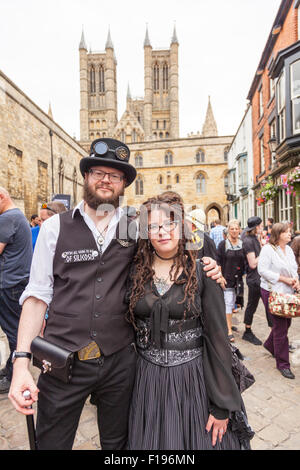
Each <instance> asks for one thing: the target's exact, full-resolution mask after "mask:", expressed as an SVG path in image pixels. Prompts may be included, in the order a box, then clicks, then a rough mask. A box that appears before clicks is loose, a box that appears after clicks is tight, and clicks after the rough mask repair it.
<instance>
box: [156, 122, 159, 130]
mask: <svg viewBox="0 0 300 470" xmlns="http://www.w3.org/2000/svg"><path fill="white" fill-rule="evenodd" d="M156 129H159V121H156Z"/></svg>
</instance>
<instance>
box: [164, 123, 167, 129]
mask: <svg viewBox="0 0 300 470" xmlns="http://www.w3.org/2000/svg"><path fill="white" fill-rule="evenodd" d="M166 127H167V121H164V129H166Z"/></svg>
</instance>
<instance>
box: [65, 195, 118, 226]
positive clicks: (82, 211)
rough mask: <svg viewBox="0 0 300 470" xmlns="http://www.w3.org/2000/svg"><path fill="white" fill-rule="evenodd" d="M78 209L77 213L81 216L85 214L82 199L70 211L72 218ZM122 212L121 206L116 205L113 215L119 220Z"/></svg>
mask: <svg viewBox="0 0 300 470" xmlns="http://www.w3.org/2000/svg"><path fill="white" fill-rule="evenodd" d="M77 211H79V213H80V214H81V215H82V217H84V216H85V214H86V212H85V211H84V200H82V201H80V202H79V203H78V204H77V206H75V207H74V209H73V212H72V218H74V217H75V214H76V212H77ZM123 214H124V211H123V209H122V207H117V209H116V210H115V214H114V217H116V219H117V220H118V221H119V220H120V218H121V217H122V215H123Z"/></svg>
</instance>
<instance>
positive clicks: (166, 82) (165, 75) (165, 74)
mask: <svg viewBox="0 0 300 470" xmlns="http://www.w3.org/2000/svg"><path fill="white" fill-rule="evenodd" d="M168 87H169V68H168V64H164V65H163V90H164V91H168Z"/></svg>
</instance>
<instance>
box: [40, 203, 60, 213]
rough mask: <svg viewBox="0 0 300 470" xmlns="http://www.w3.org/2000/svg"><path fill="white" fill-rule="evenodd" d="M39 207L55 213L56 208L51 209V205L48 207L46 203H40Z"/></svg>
mask: <svg viewBox="0 0 300 470" xmlns="http://www.w3.org/2000/svg"><path fill="white" fill-rule="evenodd" d="M41 209H47V211H51V212H54V214H57V212H56V210H54V209H51V207H48V206H47V204H46V203H44V204H42V205H41Z"/></svg>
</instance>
